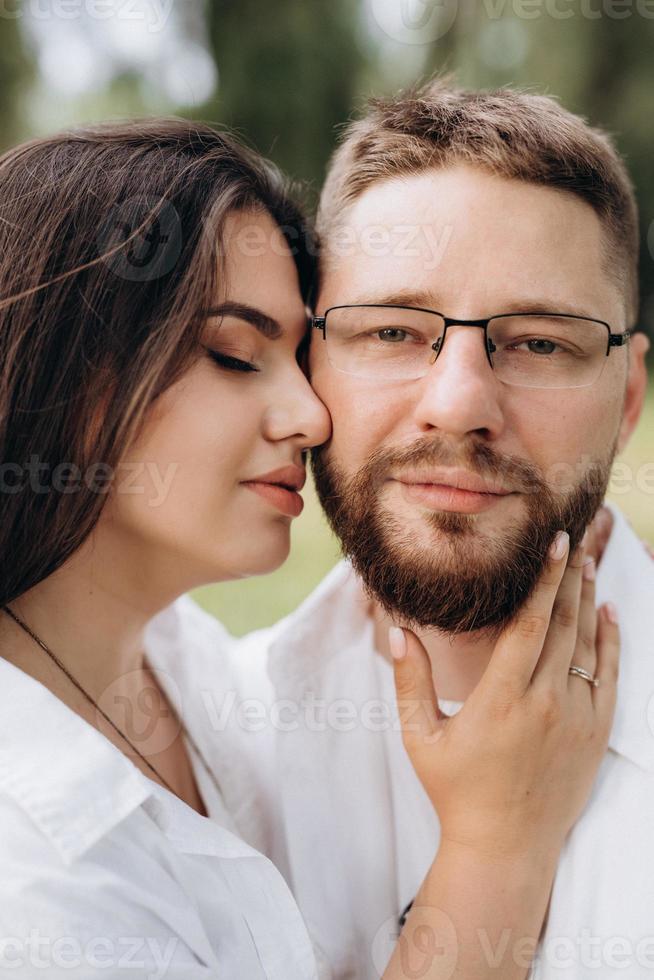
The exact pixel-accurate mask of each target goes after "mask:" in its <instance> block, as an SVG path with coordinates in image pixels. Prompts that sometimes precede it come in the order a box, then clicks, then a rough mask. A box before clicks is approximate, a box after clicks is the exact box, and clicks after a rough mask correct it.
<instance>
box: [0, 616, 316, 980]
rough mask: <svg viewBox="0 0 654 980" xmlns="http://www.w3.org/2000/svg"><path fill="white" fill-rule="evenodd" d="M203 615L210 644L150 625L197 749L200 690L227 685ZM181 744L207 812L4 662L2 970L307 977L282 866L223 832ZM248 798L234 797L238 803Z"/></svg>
mask: <svg viewBox="0 0 654 980" xmlns="http://www.w3.org/2000/svg"><path fill="white" fill-rule="evenodd" d="M188 604H190V605H191V606H192V607H193V609H192V613H193V621H194V625H195V629H196V630H197V629H200V630H201V629H202V626H203V625H205V626H206V625H207V624H206V623H203V616H206V614H204V613H202V610H200V609H199V607H197V605H196V604H195V603H193V602H192V601H191V600H190V599H189V598H187V597H182V600H181V602H180V605H179V607H177V606H176V608H175V613H174V616H175V617H177V616H179V615H180V611H179V610H180V608H181V609H182V610H183V608H184V607H185V606H187V605H188ZM206 619H207V620H208V621H209V620H210V623H209V626H210V631H208V632H207V634H204V636H206V635H211V639H212V642H211V645H210V647H208V645H207V644H206V642H203V643H200V644H195V645H194V640H196V639H198V637H199V634H198V633H194V629H193V628H192V627H189V628H187V629H185V633H184V640H185V643H186V644H187V646H186V648H180V646H179V645H177V640H178V637H177V634H176V633H175V631H174V630H172V629H164V630H162V629H161V625H162V623H163V624H169V621H170V614H169V615H168V616H165V615H164V616H162V617H161V619H160V620H157V621H156V622H155V621H152V622H151V624H148V627H147V629H146V653H147V654H148V657H149V660H150V662H151V664H152V665H153V666H155V667H156V669H157V671H158V678H159V680H162V679H163V680H164V682H165V683H164V686H165V687H166V688H167V690H168V692H169V693H170V694H171V695H172V700H173V702H174V703H175V704H176V705H177V706H180V707H181V713H182V718H183V720H184V722H185V725H186V727H187V729H188V730H189V731H191V733H192V736H193V738H194V739H195V741H196V742H197V744H198V746H199V747H200V751H201V752H202V753H203V755H205V757H206V749H207V746H206V745H205V744H204V742H205V741H206V738H205V734H204V732H203V725H202V723H201V722H202V718H203V717H204V711H203V709H202V708H200V709H198V704H199V701H198V699H199V698H200V697H201V696H202V690H203V689H204V687H203V685H205V686H206V688H207V689H209V690H217V689H219V687H220V685H221V684H223V683H225V684H226V686H227V687H229V683H228V682H227V681H226V679H225V674H224V671H225V669H226V668H227V662H226V660H223V658H222V657H221V656H220V655H219V651H218V650H217V648H216V639H217V638H218V639H219V641H220V642H219V646H220V648H221V650H222V649H226V648H227V647H228V646H229V643H230V640H229V637H228V636H227V634H226V633H225V632H224V631H223V630H222V629H221V628H220V627H219V626H218V624H217V623H216V622H215V620H213V619H211V617H208V616H207V617H206ZM198 624H199V625H198ZM37 652H38V651H37ZM200 680H201V681H202V683H200ZM196 718H198V719H199V720H200V724H199V725H196V724H195V720H196ZM186 744H187V748H188V749H189V752H190V757H191V763H192V765H193V769H194V772H195V775H196V778H197V780H198V784H199V788H200V791H201V793H202V794H203V797H204V800H205V803H206V806H207V812H208V817H203V816H201V815H200V814H198V813H197V812H196V811H195V810H193V809H192V808H191V807H189V806H187V805H186V804H185V803H184V802H183V801H182V800H180V799H179V798H178V797H177V796H175V795H174V794H173V793H171V792H169V791H168V790H166V789H164V788H163V787H161V786H160V785H159V784H158V783H156V782H155V781H154V780H151V779H149V778H147V777H146V776H145V775H143V773H141V771H140V770H139V769H137V767H136V766H134V765H133V764H132V763H131V762H130V761H129V759H127V758H126V756H125V755H124V754H123V753H122V752H121V751H120V750H119V749H118V748H116V747H115V746H114V745H113V744H112V743H111V742H110V741H109V740H108V739H106V738H105V737H104V736H103V735H102V734H101V733H100V732H99V731H97V730H96V729H95V728H94V727H93V726H92V725H90V724H88V723H87V722H86V721H85V720H83V719H82V718H81V717H80V716H79V715H78V714H76V713H75V712H74V711H72V710H71V709H69V708H68V707H67V706H66V705H64V704H63V702H61V701H60V700H59V699H58V698H56V697H55V696H54V694H52V693H51V692H50V691H49V690H48V689H47V688H46V687H45V686H44V685H42V684H41V683H39V682H38V681H36V680H35V679H34V678H32V677H30V676H29V675H28V674H26V673H25V672H23V671H21V670H19V669H18V668H17V667H15V666H14V665H12V664H10V663H9V662H7V661H6V660H2V659H0V876H1V883H0V974H1V975H2V976H5V975H6V976H15V977H20V978H21V980H22V978H30V980H31V978H37V977H47V978H48V980H53V978H54V980H59V978H61V980H64V978H66V980H67V978H74V977H80V978H84V980H90V978H91V977H96V976H97V977H98V978H99V977H105V978H108V980H113V978H115V977H123V976H128V975H129V976H132V977H133V976H138V977H141V978H148V980H160V978H164V977H165V978H166V980H196V978H197V980H200V978H201V980H209V978H214V977H215V978H220V980H223V978H224V980H245V978H247V980H291V978H293V980H315V978H316V976H317V972H316V963H315V958H314V953H313V949H312V946H311V942H310V940H309V937H308V934H307V932H306V928H305V926H304V923H303V921H302V917H301V915H300V913H299V911H298V909H297V906H296V905H295V903H294V901H293V899H292V896H291V894H290V892H289V890H288V888H287V886H286V884H285V882H284V880H283V878H282V876H281V875H280V874H279V872H278V871H277V870H276V869H275V867H274V866H273V865H272V864H271V862H270V861H269V860H268V859H267V858H266V857H264V856H262V855H261V854H259V853H258V852H257V851H255V850H254V849H253V848H251V847H249V846H248V845H247V844H246V843H244V842H243V841H242V840H241V839H240V838H239V837H238V836H236V835H235V834H234V833H233V832H232V830H234V829H235V827H234V824H233V823H232V821H231V818H230V816H229V815H228V813H227V812H226V811H225V808H224V805H223V803H222V800H221V798H220V796H219V794H218V793H217V791H216V789H215V788H214V785H213V782H212V780H211V779H210V778H209V776H208V774H207V772H206V770H205V768H204V767H203V765H202V763H201V761H200V759H199V757H198V756H197V755H196V753H195V750H194V749H193V748H192V747H191V745H190V743H189V742H188V740H186ZM209 748H210V746H209ZM235 768H237V766H235ZM216 775H217V776H218V778H219V779H220V778H221V776H220V774H219V773H217V774H216ZM224 776H225V779H226V780H227V781H229V779H230V771H229V763H228V764H226V771H225V773H224ZM249 805H250V799H249V797H248V795H247V794H246V793H241V794H240V806H241V808H242V813H243V814H245V813H247V809H248V806H249ZM230 827H231V830H230V829H229V828H230Z"/></svg>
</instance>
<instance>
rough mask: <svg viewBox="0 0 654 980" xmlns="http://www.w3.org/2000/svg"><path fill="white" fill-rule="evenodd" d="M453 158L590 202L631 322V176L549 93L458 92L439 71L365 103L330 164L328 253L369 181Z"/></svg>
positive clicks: (634, 230) (324, 234)
mask: <svg viewBox="0 0 654 980" xmlns="http://www.w3.org/2000/svg"><path fill="white" fill-rule="evenodd" d="M456 163H468V164H473V165H476V166H479V167H482V168H484V169H485V170H487V171H490V172H491V173H493V174H497V175H499V176H504V177H514V178H516V179H519V180H526V181H531V182H532V183H535V184H544V185H546V186H549V187H556V188H560V189H563V190H567V191H571V192H572V193H573V194H576V195H577V196H578V197H580V198H582V199H583V200H584V201H586V202H587V203H588V204H590V205H591V207H593V209H594V210H595V212H596V213H597V214H598V216H599V218H600V220H601V222H602V224H603V227H604V229H605V232H606V234H605V236H604V252H605V260H606V263H605V264H606V271H607V273H608V274H609V275H611V276H612V277H614V278H615V280H616V282H617V283H618V284H619V286H620V288H621V289H622V290H623V292H624V297H625V311H626V318H627V326H628V327H631V326H633V325H635V322H636V319H637V316H638V307H639V289H638V251H639V234H638V208H637V205H636V199H635V196H634V190H633V186H632V183H631V180H630V178H629V174H628V172H627V169H626V167H625V164H624V162H623V161H622V159H621V157H620V155H619V154H618V152H617V150H616V148H615V146H614V144H613V142H612V140H611V138H610V136H609V135H608V134H607V133H606V132H603V131H602V130H600V129H596V128H594V127H592V126H590V125H589V124H588V123H587V122H586V120H585V119H583V118H582V117H581V116H578V115H575V114H574V113H572V112H569V111H568V110H567V109H564V108H563V107H562V106H561V105H559V103H558V102H557V101H556V100H555V99H554V98H552V97H550V96H544V95H534V94H531V93H528V92H523V91H517V90H515V89H512V88H500V89H496V90H494V91H488V92H486V91H474V90H466V89H463V88H459V87H457V86H454V85H452V83H451V79H450V78H449V77H440V78H436V79H432V80H431V81H429V82H428V83H427V84H426V85H424V86H423V87H420V88H413V89H411V90H409V91H408V92H403V93H401V94H400V95H399V96H396V97H394V98H388V99H371V100H370V101H369V102H368V105H367V110H366V112H365V114H364V116H363V118H361V119H358V120H356V121H354V122H351V123H350V124H349V125H348V126H347V127H346V128H345V130H344V132H343V135H342V139H341V142H340V146H339V147H338V149H337V150H336V152H335V154H334V156H333V158H332V160H331V163H330V167H329V171H328V174H327V179H326V182H325V185H324V188H323V191H322V195H321V198H320V206H319V211H318V218H317V227H318V233H319V235H320V237H321V239H322V241H323V243H324V246H325V250H326V251H327V253H328V252H329V236H330V233H332V231H333V229H334V228H335V227H337V226H339V225H342V224H343V222H344V219H345V217H346V213H347V209H348V208H349V206H350V205H351V204H352V203H353V202H354V201H355V200H356V199H357V198H358V197H359V196H360V195H361V194H362V193H363V192H364V191H365V190H366V189H367V188H369V187H370V186H371V185H372V184H374V183H377V182H379V181H381V180H385V179H388V178H392V177H397V176H406V175H414V174H419V173H423V172H424V171H426V170H430V169H432V168H441V167H446V166H448V165H451V164H456Z"/></svg>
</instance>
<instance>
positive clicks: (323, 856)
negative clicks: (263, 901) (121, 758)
mask: <svg viewBox="0 0 654 980" xmlns="http://www.w3.org/2000/svg"><path fill="white" fill-rule="evenodd" d="M607 506H609V508H610V510H611V512H612V514H613V518H614V525H613V530H612V533H611V537H610V540H609V542H608V544H607V546H606V548H605V551H604V554H603V557H602V560H601V562H600V564H599V568H598V575H597V583H596V595H597V604H598V605H599V604H601V603H602V602H604V601H606V600H608V599H611V600H613V601H614V602H615V603H616V605H617V607H618V610H619V613H620V624H621V639H622V643H621V660H620V677H619V682H618V699H617V706H616V712H615V717H614V721H613V725H612V730H611V735H610V739H609V746H608V750H607V753H606V755H605V757H604V759H603V761H602V763H601V765H600V768H599V771H598V774H597V777H596V780H595V783H594V786H593V790H592V792H591V795H590V797H589V799H588V801H587V804H586V806H585V808H584V810H583V811H582V813H581V815H580V817H579V819H578V821H577V823H576V824H575V826H574V827H573V829H572V831H571V832H570V834H569V835H568V838H567V839H566V842H565V845H564V847H563V850H562V852H561V855H560V860H559V864H558V869H557V873H556V878H555V881H554V886H553V892H552V898H551V903H550V910H549V914H548V919H547V924H546V929H545V933H544V936H543V939H542V942H541V943H540V945H539V949H538V955H537V959H536V962H535V966H534V969H533V970H532V974H531V976H532V977H533V978H534V980H587V978H590V977H593V978H596V980H609V978H611V980H612V978H613V977H615V976H620V977H622V978H624V980H645V978H654V562H653V561H652V560H651V558H650V557H649V556H648V554H647V553H646V551H645V549H644V548H643V545H642V543H641V541H640V540H639V539H638V537H637V536H636V534H635V533H634V532H633V530H632V529H631V527H630V526H629V524H628V522H627V521H626V519H625V517H624V515H623V514H622V513H621V512H620V511H619V510H618V509H617V508H616V507H615V506H614V505H613V504H611V503H608V504H607ZM167 615H168V616H169V617H170V619H169V623H168V627H167V628H168V629H171V628H172V626H171V624H172V622H173V621H175V622H176V624H177V625H176V628H177V629H179V630H181V631H182V632H183V631H184V629H187V628H188V629H192V628H193V622H194V620H195V619H196V617H195V612H194V609H193V608H192V606H191V605H189V604H188V603H186V604H182V603H181V602H178V603H177V604H176V605H175V607H174V609H173V608H172V607H171V608H170V609H169V610H168V612H167ZM173 617H177V618H176V620H174V619H173ZM199 632H200V633H202V634H203V636H204V642H205V643H206V645H207V646H208V647H209V648H211V646H212V644H215V643H216V642H217V640H216V634H214V633H213V627H212V625H211V622H210V620H208V619H204V620H203V621H202V625H201V627H200V628H199ZM232 655H233V658H234V667H235V670H236V672H237V673H236V675H235V676H236V677H237V678H239V680H238V682H237V683H236V684H235V687H234V689H233V690H230V691H229V692H227V693H225V692H224V691H223V692H222V693H221V694H219V695H217V696H216V697H215V699H214V701H215V704H214V716H215V717H217V713H218V708H222V709H224V710H223V711H222V714H221V717H220V724H219V726H218V727H219V728H220V732H217V733H216V736H215V739H214V742H213V747H214V750H215V751H214V755H213V759H214V763H215V765H216V766H219V767H220V766H221V765H222V763H221V762H220V753H221V752H225V753H226V754H228V755H229V757H231V758H232V759H233V758H235V757H236V756H237V754H238V752H241V753H242V763H241V766H242V768H241V773H242V778H240V779H239V777H238V775H236V776H235V778H234V780H233V781H230V786H229V792H228V801H227V802H228V806H229V808H230V811H231V812H236V811H238V810H240V818H241V819H240V823H239V830H240V832H241V833H242V834H243V835H244V836H245V838H246V839H247V840H248V841H249V842H250V843H251V844H252V845H253V846H256V847H258V848H260V849H262V850H264V851H265V852H266V853H267V854H268V855H269V856H270V857H271V858H272V859H273V861H274V862H275V863H276V864H277V866H278V867H279V868H280V869H281V870H282V871H283V873H284V875H285V877H286V879H287V881H288V882H289V884H290V886H291V889H292V891H293V893H294V895H295V897H296V899H297V901H298V904H299V906H300V909H301V910H302V913H303V916H304V919H305V921H306V923H307V926H308V927H309V930H310V932H311V934H312V936H313V937H314V939H317V941H318V943H319V944H320V946H321V947H322V949H323V950H324V951H325V954H326V956H327V958H328V960H329V963H330V965H331V968H332V971H333V975H334V977H335V978H337V980H354V978H356V980H377V978H378V977H379V976H380V974H381V973H382V972H383V969H384V967H385V965H386V962H387V960H388V958H389V956H390V952H391V949H392V946H393V943H394V937H395V935H396V934H397V926H396V923H397V918H398V916H399V914H400V913H401V912H402V910H403V909H404V908H405V906H406V905H407V903H408V902H409V901H410V900H411V899H412V898H413V897H414V895H415V894H416V892H417V890H418V888H419V886H420V884H421V882H422V879H423V877H424V875H425V873H426V872H427V870H428V868H429V866H430V864H431V862H432V860H433V856H434V854H435V852H436V850H437V847H438V842H439V824H438V819H437V817H436V814H435V813H434V811H433V809H432V807H431V805H430V803H429V800H428V799H427V797H426V794H425V793H424V790H423V789H422V786H421V785H420V783H419V781H418V779H417V777H416V776H415V774H414V772H413V769H412V767H411V765H410V762H409V759H408V757H407V755H406V753H405V751H404V748H403V746H402V742H401V733H400V729H399V725H398V724H397V715H396V713H395V714H394V704H395V697H394V693H393V681H392V667H391V665H390V664H389V663H388V662H387V661H386V659H385V658H384V657H382V656H381V655H380V654H379V653H378V652H377V651H376V650H375V646H374V639H373V625H372V620H371V618H370V616H369V614H368V602H367V600H366V599H365V598H364V597H363V594H362V592H361V588H360V583H359V582H358V581H357V579H356V577H355V575H354V573H353V571H352V569H351V567H350V565H349V564H348V563H346V562H342V563H341V564H339V565H337V566H336V568H334V569H333V570H332V572H331V573H330V574H329V575H328V576H327V578H326V579H325V580H324V581H323V582H322V583H321V585H320V586H319V587H318V589H317V590H316V591H315V592H314V593H313V594H312V595H311V596H309V598H308V599H307V600H306V601H305V602H304V603H303V604H302V605H301V606H300V607H299V609H298V610H296V612H295V613H293V614H291V615H290V616H288V617H286V619H285V620H282V621H281V622H280V623H278V624H277V625H276V626H274V627H272V628H271V629H268V630H259V631H257V632H255V633H252V634H250V635H249V636H247V637H245V638H243V640H241V641H240V642H238V643H237V644H235V646H234V647H233V650H232ZM442 706H443V709H444V710H445V711H446V713H454V711H456V710H457V709H458V708H460V706H461V705H460V703H458V702H443V703H442ZM246 709H247V710H246ZM253 801H258V802H253ZM516 938H517V937H516ZM510 941H514V940H510ZM518 952H519V951H518ZM490 954H492V949H491V950H490V951H489V955H490Z"/></svg>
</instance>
